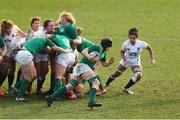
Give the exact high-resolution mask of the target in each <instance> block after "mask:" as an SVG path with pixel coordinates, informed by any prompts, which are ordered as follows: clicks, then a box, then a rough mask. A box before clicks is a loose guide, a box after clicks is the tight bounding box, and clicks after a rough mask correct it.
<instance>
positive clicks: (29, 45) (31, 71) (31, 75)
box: [12, 37, 69, 102]
mask: <svg viewBox="0 0 180 120" xmlns="http://www.w3.org/2000/svg"><path fill="white" fill-rule="evenodd" d="M47 46H49V47H50V48H51V49H52V50H53V51H56V52H57V53H66V52H69V49H63V48H60V47H57V46H56V45H55V44H54V43H53V42H52V41H51V40H50V39H48V38H46V37H37V38H32V39H30V40H28V41H27V42H26V43H25V44H24V47H23V48H22V50H20V51H19V52H18V53H17V55H16V61H17V63H18V64H20V65H21V69H22V76H23V79H22V80H20V81H19V82H18V83H17V84H16V85H15V86H12V89H13V92H14V93H15V94H16V95H17V96H16V101H17V102H25V101H26V99H25V98H24V95H25V91H26V88H27V86H28V84H29V83H30V82H32V81H33V80H34V79H35V78H36V69H35V67H34V62H33V57H34V55H35V54H37V53H39V52H41V51H42V50H43V49H45V48H46V47H47ZM17 88H19V91H18V90H17Z"/></svg>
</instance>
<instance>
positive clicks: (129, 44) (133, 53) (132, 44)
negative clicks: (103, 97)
mask: <svg viewBox="0 0 180 120" xmlns="http://www.w3.org/2000/svg"><path fill="white" fill-rule="evenodd" d="M144 48H145V49H147V50H148V51H149V54H150V58H151V63H152V64H155V63H156V61H155V58H154V53H153V50H152V48H151V46H150V45H149V44H148V43H146V42H144V41H141V40H138V30H137V29H136V28H131V29H130V30H129V39H128V40H126V41H125V42H124V43H123V45H122V48H121V52H120V53H121V58H122V59H121V60H120V62H119V66H118V67H117V69H116V70H115V71H114V72H113V73H112V74H111V75H110V76H109V78H108V80H107V82H106V87H108V86H109V84H110V83H111V82H112V81H113V80H115V79H116V78H117V77H119V76H120V75H121V74H122V73H123V72H124V71H125V70H126V69H127V68H128V67H131V69H132V71H133V73H134V76H133V77H132V78H131V79H130V81H129V82H128V84H127V85H125V86H124V88H123V91H124V92H126V93H128V94H134V93H133V92H132V91H131V89H130V88H131V86H132V85H134V84H135V83H137V82H138V81H139V80H140V79H141V77H142V67H141V59H140V53H141V51H142V50H143V49H144Z"/></svg>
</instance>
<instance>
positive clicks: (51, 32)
mask: <svg viewBox="0 0 180 120" xmlns="http://www.w3.org/2000/svg"><path fill="white" fill-rule="evenodd" d="M46 34H58V32H57V31H48V32H46Z"/></svg>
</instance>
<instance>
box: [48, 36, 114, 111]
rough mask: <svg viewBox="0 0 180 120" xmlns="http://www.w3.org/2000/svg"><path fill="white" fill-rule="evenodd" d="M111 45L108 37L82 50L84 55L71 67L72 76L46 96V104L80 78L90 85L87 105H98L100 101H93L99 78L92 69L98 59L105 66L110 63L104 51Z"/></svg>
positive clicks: (50, 102) (71, 86)
mask: <svg viewBox="0 0 180 120" xmlns="http://www.w3.org/2000/svg"><path fill="white" fill-rule="evenodd" d="M111 47H112V41H111V40H110V39H108V38H104V39H102V40H101V43H100V44H99V45H93V46H91V47H89V48H86V49H84V50H83V51H82V54H83V55H84V57H83V58H82V59H81V60H80V63H78V64H77V65H76V66H75V67H74V69H73V78H72V79H71V80H70V82H69V83H68V84H67V85H66V86H62V87H60V88H59V89H57V90H56V91H55V92H54V93H53V94H52V95H50V96H47V105H48V106H49V107H51V104H52V103H53V101H54V100H55V99H56V97H58V96H61V95H62V94H63V93H64V92H66V91H67V90H69V89H74V88H75V87H76V86H77V85H78V84H79V83H81V81H82V80H86V81H88V83H89V85H90V99H89V103H88V107H90V108H93V107H99V106H102V104H101V103H97V102H96V101H95V96H96V92H97V90H98V89H99V80H98V79H97V77H96V74H95V73H94V71H93V69H94V67H95V66H96V63H97V62H98V61H99V60H100V61H101V62H102V65H103V66H105V67H107V66H109V65H111V64H112V63H111V62H108V61H106V51H108V50H109V48H111Z"/></svg>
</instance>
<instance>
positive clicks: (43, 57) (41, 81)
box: [36, 54, 48, 95]
mask: <svg viewBox="0 0 180 120" xmlns="http://www.w3.org/2000/svg"><path fill="white" fill-rule="evenodd" d="M40 67H41V68H40V69H41V74H40V77H39V79H38V80H37V89H36V94H37V95H40V94H42V93H43V90H42V87H43V84H44V81H45V79H46V74H47V73H48V55H46V54H45V55H41V61H40Z"/></svg>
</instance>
